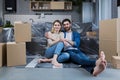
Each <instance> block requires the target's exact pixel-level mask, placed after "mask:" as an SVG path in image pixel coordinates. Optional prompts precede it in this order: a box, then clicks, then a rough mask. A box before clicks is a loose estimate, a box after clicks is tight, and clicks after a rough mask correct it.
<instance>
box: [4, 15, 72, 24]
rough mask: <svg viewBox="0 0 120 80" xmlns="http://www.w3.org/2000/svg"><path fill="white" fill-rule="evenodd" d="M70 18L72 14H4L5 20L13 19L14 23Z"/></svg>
mask: <svg viewBox="0 0 120 80" xmlns="http://www.w3.org/2000/svg"><path fill="white" fill-rule="evenodd" d="M65 18H69V19H70V20H71V15H43V16H42V15H7V14H6V15H4V21H5V22H6V20H9V21H11V23H12V24H14V22H15V21H24V22H31V20H30V19H33V20H34V21H35V22H53V21H54V20H56V19H58V20H61V21H62V20H63V19H65Z"/></svg>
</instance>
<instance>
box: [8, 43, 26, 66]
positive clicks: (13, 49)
mask: <svg viewBox="0 0 120 80" xmlns="http://www.w3.org/2000/svg"><path fill="white" fill-rule="evenodd" d="M25 64H26V45H25V43H24V42H21V43H15V42H8V43H7V66H17V65H25Z"/></svg>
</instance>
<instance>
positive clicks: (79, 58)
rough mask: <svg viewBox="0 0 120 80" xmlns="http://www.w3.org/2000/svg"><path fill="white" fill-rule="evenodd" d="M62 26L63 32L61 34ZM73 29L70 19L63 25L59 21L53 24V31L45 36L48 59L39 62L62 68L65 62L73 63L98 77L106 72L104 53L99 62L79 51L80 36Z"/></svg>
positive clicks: (100, 55)
mask: <svg viewBox="0 0 120 80" xmlns="http://www.w3.org/2000/svg"><path fill="white" fill-rule="evenodd" d="M62 25H63V29H64V31H63V32H61V28H62ZM71 27H72V26H71V21H70V20H69V19H64V20H63V21H62V23H61V22H60V21H59V20H55V21H54V22H53V27H52V30H51V31H49V32H47V33H46V34H45V36H46V37H47V38H48V48H47V49H46V51H45V57H46V58H44V59H39V60H38V62H39V63H40V62H51V63H52V64H53V66H56V67H61V66H62V63H63V62H67V61H71V62H73V63H76V64H78V65H81V67H82V68H84V69H86V70H87V71H88V72H90V73H91V74H92V75H93V76H97V75H98V74H99V73H101V72H102V71H104V70H105V68H106V65H107V62H106V60H105V54H104V52H103V51H101V52H100V54H99V58H98V59H97V60H96V59H95V60H93V59H90V58H89V57H88V56H86V55H85V54H84V53H83V52H81V51H80V49H79V46H80V34H79V33H78V32H75V31H72V29H71Z"/></svg>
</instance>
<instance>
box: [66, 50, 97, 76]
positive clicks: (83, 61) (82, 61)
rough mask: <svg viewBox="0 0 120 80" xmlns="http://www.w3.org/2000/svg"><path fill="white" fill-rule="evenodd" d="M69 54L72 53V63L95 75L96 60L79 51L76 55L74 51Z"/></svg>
mask: <svg viewBox="0 0 120 80" xmlns="http://www.w3.org/2000/svg"><path fill="white" fill-rule="evenodd" d="M68 53H70V60H71V61H72V62H74V63H76V64H78V65H81V67H82V68H84V69H85V70H87V71H88V72H90V73H91V74H92V73H93V70H94V67H95V62H96V60H91V59H89V57H88V56H86V55H85V54H84V53H82V52H79V51H78V52H77V53H75V52H74V51H68Z"/></svg>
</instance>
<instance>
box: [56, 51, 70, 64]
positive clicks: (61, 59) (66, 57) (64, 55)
mask: <svg viewBox="0 0 120 80" xmlns="http://www.w3.org/2000/svg"><path fill="white" fill-rule="evenodd" d="M69 59H70V54H69V53H67V52H62V53H61V54H60V55H59V56H58V58H57V61H58V62H59V63H63V62H67V61H69Z"/></svg>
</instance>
